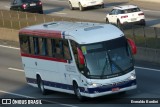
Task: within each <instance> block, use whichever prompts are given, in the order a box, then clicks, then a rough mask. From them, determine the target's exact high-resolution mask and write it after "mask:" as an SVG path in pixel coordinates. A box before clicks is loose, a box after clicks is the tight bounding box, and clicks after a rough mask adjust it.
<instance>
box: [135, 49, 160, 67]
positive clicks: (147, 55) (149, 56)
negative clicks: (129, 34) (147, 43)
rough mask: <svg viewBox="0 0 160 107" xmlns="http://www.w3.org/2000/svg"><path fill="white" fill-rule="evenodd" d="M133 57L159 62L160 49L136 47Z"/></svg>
mask: <svg viewBox="0 0 160 107" xmlns="http://www.w3.org/2000/svg"><path fill="white" fill-rule="evenodd" d="M137 50H138V53H137V54H136V55H135V59H138V60H141V61H147V62H153V63H157V64H160V49H151V48H144V47H138V48H137Z"/></svg>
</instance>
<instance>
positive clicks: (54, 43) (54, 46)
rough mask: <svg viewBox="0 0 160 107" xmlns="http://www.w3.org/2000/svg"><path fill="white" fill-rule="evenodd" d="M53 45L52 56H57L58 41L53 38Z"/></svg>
mask: <svg viewBox="0 0 160 107" xmlns="http://www.w3.org/2000/svg"><path fill="white" fill-rule="evenodd" d="M51 47H52V56H53V57H55V54H56V42H55V40H54V39H51Z"/></svg>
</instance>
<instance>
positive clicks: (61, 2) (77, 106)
mask: <svg viewBox="0 0 160 107" xmlns="http://www.w3.org/2000/svg"><path fill="white" fill-rule="evenodd" d="M112 1H114V2H111V0H105V8H104V9H100V8H89V9H87V10H86V11H83V12H81V11H79V10H73V11H71V10H69V7H68V4H67V0H42V2H43V5H44V12H45V14H49V15H53V16H54V15H55V16H62V17H74V18H81V19H90V20H96V21H101V22H104V21H105V20H104V18H105V14H106V12H108V11H110V10H111V8H112V6H115V5H123V4H126V3H128V2H127V1H128V0H121V1H123V2H118V3H117V2H115V0H112ZM9 5H10V0H0V9H7V10H9ZM138 5H139V6H140V8H142V10H143V11H144V12H145V15H146V19H147V26H159V27H160V11H159V10H158V9H159V8H157V7H158V6H157V5H156V4H154V3H152V4H146V5H144V4H138ZM148 5H149V6H148ZM150 5H152V6H151V7H150ZM153 5H155V7H154V6H153ZM156 6H157V7H156ZM136 74H137V83H138V88H137V89H135V90H131V91H128V92H127V93H126V94H125V95H119V94H115V95H109V96H104V97H102V98H100V100H101V101H99V100H98V101H97V99H91V100H88V101H87V103H88V104H83V103H81V102H78V101H77V100H76V98H75V97H74V96H73V95H70V94H64V93H59V92H49V94H48V95H46V96H43V95H41V93H40V91H39V90H38V89H37V88H34V87H31V86H29V85H27V83H26V80H25V75H24V71H23V67H22V63H21V58H20V52H19V49H18V48H14V47H8V46H5V45H0V98H36V99H37V98H48V99H46V100H47V101H48V102H51V103H55V104H54V105H47V107H50V106H52V107H53V106H55V107H56V106H57V107H59V106H62V107H65V106H67V107H81V106H83V107H88V106H93V107H97V106H98V107H106V106H110V107H116V106H119V107H124V106H126V107H127V106H128V105H127V104H125V105H124V104H123V105H122V104H121V105H119V104H108V103H114V102H115V100H109V101H107V100H106V99H109V98H120V99H121V98H126V99H129V98H160V85H159V82H160V66H158V65H153V64H151V63H144V62H139V61H136ZM49 98H52V99H49ZM57 99H58V100H57ZM64 100H69V102H70V103H69V104H64ZM95 102H96V103H97V104H95ZM1 106H2V107H13V106H14V105H0V107H1ZM20 106H21V105H20ZM23 106H24V105H23ZM26 106H28V105H26ZM30 106H31V105H30ZM41 106H44V105H41ZM129 106H130V107H135V106H136V107H137V106H138V107H153V105H151V104H147V105H144V104H140V105H136V104H134V105H129ZM154 106H156V107H159V105H156V104H154ZM15 107H17V105H15Z"/></svg>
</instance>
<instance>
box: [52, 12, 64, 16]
mask: <svg viewBox="0 0 160 107" xmlns="http://www.w3.org/2000/svg"><path fill="white" fill-rule="evenodd" d="M54 14H61V15H66V14H67V13H62V12H54Z"/></svg>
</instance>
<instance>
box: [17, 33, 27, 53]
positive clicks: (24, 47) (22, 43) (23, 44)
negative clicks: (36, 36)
mask: <svg viewBox="0 0 160 107" xmlns="http://www.w3.org/2000/svg"><path fill="white" fill-rule="evenodd" d="M19 39H20V47H21V51H22V52H23V53H30V45H29V37H28V36H24V35H21V36H20V37H19Z"/></svg>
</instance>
